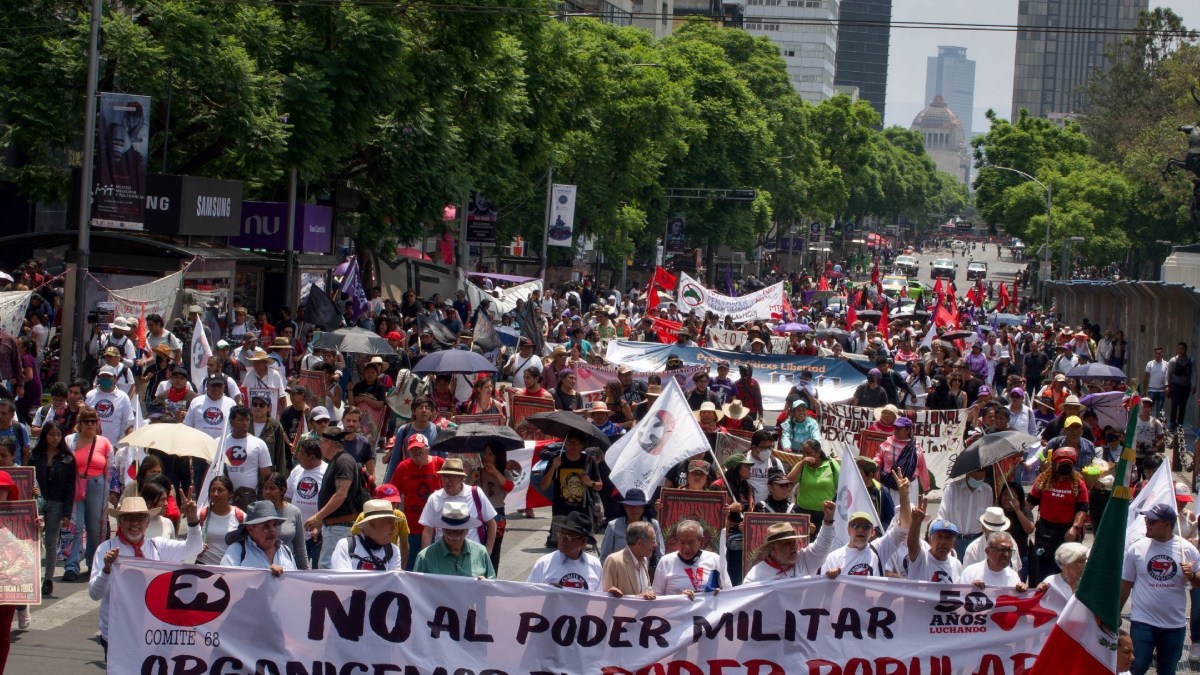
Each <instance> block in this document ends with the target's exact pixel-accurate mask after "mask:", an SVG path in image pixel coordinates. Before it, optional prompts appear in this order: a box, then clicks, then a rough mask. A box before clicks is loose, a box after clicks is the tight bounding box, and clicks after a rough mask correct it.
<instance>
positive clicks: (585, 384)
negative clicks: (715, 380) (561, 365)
mask: <svg viewBox="0 0 1200 675" xmlns="http://www.w3.org/2000/svg"><path fill="white" fill-rule="evenodd" d="M574 370H575V380H576V384H575V388H576V389H579V390H580V391H599V392H601V393H603V391H604V387H605V385H607V384H608V383H609V382H616V381H618V378H619V377H620V376H619V374H618V373H617V368H615V367H608V366H589V365H586V364H584V365H579V366H575V368H574ZM699 372H705V373H707V372H708V366H684V367H683V368H676V369H674V370H671V371H664V370H649V371H636V370H635V371H634V372H632V373H630V374H631V375H633V380H634V381H635V382H646V381H647V379H648V378H649V377H650V375H651V374H654V375H658V376H659V378H660V379H665V378H666V377H667V375H668V373H669V374H670V375H672V376H674V377H675V381H676V382H678V383H679V386H680V387H682V388H683V390H684V391H691V390H692V389H695V388H696V385H695V384H693V383H692V376H693V375H695V374H696V373H699Z"/></svg>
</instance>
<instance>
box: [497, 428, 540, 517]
mask: <svg viewBox="0 0 1200 675" xmlns="http://www.w3.org/2000/svg"><path fill="white" fill-rule="evenodd" d="M534 445H535V443H534V441H525V447H523V448H518V449H516V450H509V451H508V463H507V464H506V465H505V473H506V474H508V476H509V478H511V479H512V482H513V489H512V490H510V491H509V492H508V494H506V495H504V510H505V512H506V513H516V512H518V511H524V510H525V499H526V497H527V495H528V494H529V481H530V477H531V476H532V475H533V465H534V464H535V462H534V457H533V455H534V452H536V450H535V449H534Z"/></svg>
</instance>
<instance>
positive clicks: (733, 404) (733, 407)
mask: <svg viewBox="0 0 1200 675" xmlns="http://www.w3.org/2000/svg"><path fill="white" fill-rule="evenodd" d="M721 411H722V412H724V413H725V416H726V417H728V418H729V419H731V420H740V419H743V418H745V417H746V415H749V414H750V410H749V409H748V408H746V406H744V405H742V400H741V399H738V398H735V399H733V400H732V401H730V402H729V403H726V404H725V405H723V406H721Z"/></svg>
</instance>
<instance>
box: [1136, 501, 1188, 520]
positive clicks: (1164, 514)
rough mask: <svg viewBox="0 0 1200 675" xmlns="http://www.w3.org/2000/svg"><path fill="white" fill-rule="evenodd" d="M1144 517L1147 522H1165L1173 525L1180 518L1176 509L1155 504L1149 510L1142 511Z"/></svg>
mask: <svg viewBox="0 0 1200 675" xmlns="http://www.w3.org/2000/svg"><path fill="white" fill-rule="evenodd" d="M1142 516H1143V517H1145V519H1146V520H1152V521H1159V520H1165V521H1167V522H1172V523H1173V522H1175V519H1176V518H1178V517H1179V514H1178V513H1176V512H1175V509H1174V508H1172V507H1170V506H1167V505H1166V504H1155V505H1154V506H1151V507H1150V508H1149V509H1146V510H1145V511H1142Z"/></svg>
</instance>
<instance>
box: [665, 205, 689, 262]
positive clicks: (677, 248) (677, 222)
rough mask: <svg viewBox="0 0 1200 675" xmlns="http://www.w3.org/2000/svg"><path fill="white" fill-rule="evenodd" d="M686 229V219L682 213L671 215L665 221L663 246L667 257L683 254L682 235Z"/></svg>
mask: <svg viewBox="0 0 1200 675" xmlns="http://www.w3.org/2000/svg"><path fill="white" fill-rule="evenodd" d="M686 228H687V218H686V217H684V215H683V214H682V213H672V214H671V217H670V218H668V219H667V240H666V243H665V245H664V249H665V250H666V253H667V255H671V254H672V253H683V233H684V230H685V229H686Z"/></svg>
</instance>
